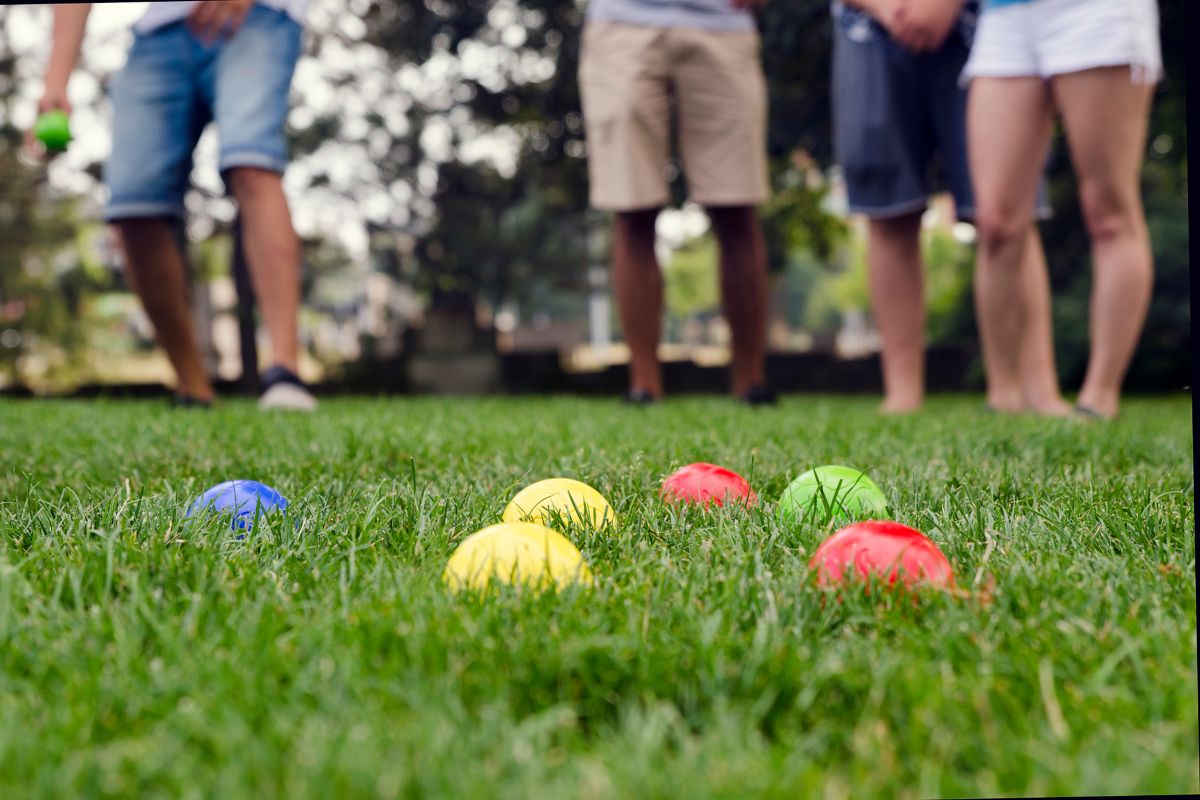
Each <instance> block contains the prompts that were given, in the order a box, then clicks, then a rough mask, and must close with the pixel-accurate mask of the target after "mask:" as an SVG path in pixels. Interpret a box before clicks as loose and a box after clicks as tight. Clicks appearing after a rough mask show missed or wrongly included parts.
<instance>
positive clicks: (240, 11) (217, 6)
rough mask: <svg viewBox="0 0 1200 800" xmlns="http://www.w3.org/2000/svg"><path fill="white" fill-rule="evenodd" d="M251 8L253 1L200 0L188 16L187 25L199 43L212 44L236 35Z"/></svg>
mask: <svg viewBox="0 0 1200 800" xmlns="http://www.w3.org/2000/svg"><path fill="white" fill-rule="evenodd" d="M253 6H254V0H200V2H199V3H197V4H196V7H195V8H193V9H192V13H190V14H188V18H187V25H188V28H189V29H190V30H191V31H192V33H194V34H196V36H198V37H199V38H200V40H201V41H203V42H205V43H207V44H212V43H213V42H215V41H216V40H217V39H218V38H220V37H222V36H224V37H229V36H233V35H234V34H235V33H237V31H238V28H240V27H242V23H243V22H244V21H245V19H246V15H247V14H249V13H250V9H251V8H252V7H253Z"/></svg>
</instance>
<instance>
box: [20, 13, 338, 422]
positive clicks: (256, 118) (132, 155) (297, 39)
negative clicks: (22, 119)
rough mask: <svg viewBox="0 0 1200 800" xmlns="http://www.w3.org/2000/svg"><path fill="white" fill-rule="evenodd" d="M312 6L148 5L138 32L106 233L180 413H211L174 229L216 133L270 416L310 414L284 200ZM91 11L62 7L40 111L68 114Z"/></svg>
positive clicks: (119, 83) (118, 119)
mask: <svg viewBox="0 0 1200 800" xmlns="http://www.w3.org/2000/svg"><path fill="white" fill-rule="evenodd" d="M307 4H308V0H259V1H258V2H254V0H187V1H185V2H162V3H153V4H151V5H150V7H149V9H148V10H147V11H146V13H145V15H144V16H142V17H141V19H140V20H139V21H138V22H137V23H136V24H135V26H134V33H135V38H134V43H133V47H132V49H131V50H130V52H129V57H128V60H127V62H126V64H125V66H124V68H123V69H122V70H121V72H120V73H119V74H118V75H117V76H116V78H115V80H114V81H113V85H112V90H111V100H112V106H113V136H112V139H113V149H112V154H111V156H110V157H109V160H108V162H107V164H106V165H105V168H104V182H105V184H106V186H107V188H108V191H109V200H108V204H107V206H106V208H105V211H104V217H105V220H106V221H108V222H110V223H112V224H113V225H114V226H115V227H116V229H117V231H118V234H119V237H120V240H121V244H122V249H123V250H124V253H125V262H126V265H127V270H128V273H127V274H128V277H129V281H130V283H131V284H132V285H133V288H134V290H135V291H136V292H137V293H138V295H139V297H140V298H141V301H142V304H143V306H144V308H145V310H146V314H147V316H149V318H150V321H151V323H152V324H153V325H154V330H155V334H156V336H157V339H158V342H159V344H160V345H161V346H162V348H163V349H164V350H165V351H166V354H167V358H168V359H169V360H170V362H171V366H172V368H173V369H174V372H175V376H176V380H177V387H176V403H177V404H180V405H184V406H187V405H201V406H206V405H208V404H209V403H210V402H211V401H212V399H213V387H212V383H211V381H210V380H209V377H208V375H207V374H206V372H205V369H204V365H203V360H202V357H201V353H200V350H199V347H198V346H197V344H196V340H195V337H194V334H193V329H192V324H191V318H190V313H189V310H188V305H187V299H186V293H185V280H184V277H185V276H184V265H183V262H182V259H181V254H180V253H179V250H178V246H177V243H176V241H175V239H174V237H173V234H172V230H171V222H172V220H173V219H176V218H179V217H182V216H183V215H184V202H183V200H184V194H185V193H186V191H187V188H188V183H189V177H190V173H191V168H192V151H193V150H194V149H195V146H196V143H197V142H198V140H199V138H200V134H201V133H202V132H203V130H204V129H205V128H206V127H207V125H208V123H209V122H215V123H216V126H217V134H218V138H219V140H220V151H221V152H220V170H221V175H222V178H223V179H224V181H225V184H226V186H227V187H228V189H229V191H230V192H231V193H232V195H233V196H234V198H235V199H236V201H237V203H238V208H239V211H240V213H241V216H242V220H243V222H244V223H245V224H244V230H245V238H244V246H245V249H246V258H247V261H248V263H249V267H250V275H251V281H252V283H253V286H254V293H255V296H256V299H257V301H258V305H259V308H260V310H261V313H262V318H263V322H264V324H265V326H266V328H267V332H268V334H269V336H270V341H271V355H272V357H273V364H272V366H271V367H270V368H269V369H268V370H267V371H266V372H265V373H264V375H263V380H262V383H263V393H262V396H261V398H260V401H259V403H260V406H261V407H263V408H287V409H298V410H311V409H312V408H314V407H315V405H316V401H315V400H314V398H313V396H312V394H311V392H309V390H308V387H306V386H305V385H304V383H303V382H302V381H301V380H300V378H299V377H298V376H297V372H298V362H299V355H300V345H299V334H298V317H299V309H300V242H299V239H298V237H297V236H296V232H295V230H294V228H293V227H292V220H291V213H290V211H289V209H288V204H287V198H286V197H285V196H284V192H283V181H282V175H283V171H284V169H285V167H286V166H287V149H286V142H285V138H284V123H285V120H286V118H287V112H288V90H289V87H290V85H291V81H292V73H293V71H294V69H295V66H296V62H297V60H298V58H299V56H300V52H301V46H302V35H303V28H302V21H303V16H304V12H305V10H306V7H307ZM90 11H91V4H86V3H85V4H78V5H57V6H55V7H54V34H53V43H52V46H51V52H50V61H49V64H48V66H47V69H46V74H45V80H44V84H45V88H44V93H43V95H42V98H41V100H40V102H39V103H38V111H39V113H40V112H45V111H48V110H51V109H61V110H64V111H67V110H69V107H70V104H69V102H68V99H67V83H68V80H69V79H70V77H71V73H72V72H73V71H74V69H75V65H76V62H77V61H78V59H79V51H80V47H81V45H82V42H83V37H84V30H85V28H86V25H87V19H88V15H89V14H90Z"/></svg>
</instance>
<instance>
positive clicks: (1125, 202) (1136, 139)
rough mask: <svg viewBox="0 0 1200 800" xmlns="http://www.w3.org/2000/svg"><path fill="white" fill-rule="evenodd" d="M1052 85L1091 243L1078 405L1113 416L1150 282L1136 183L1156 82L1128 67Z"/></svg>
mask: <svg viewBox="0 0 1200 800" xmlns="http://www.w3.org/2000/svg"><path fill="white" fill-rule="evenodd" d="M1051 86H1052V88H1053V91H1054V99H1055V102H1056V104H1057V105H1058V109H1059V112H1060V113H1061V114H1062V118H1063V127H1064V128H1065V130H1066V134H1067V143H1068V144H1069V146H1070V149H1071V161H1072V163H1073V164H1074V165H1075V174H1076V176H1077V177H1078V179H1079V200H1080V203H1081V205H1082V208H1083V218H1084V221H1085V223H1086V224H1087V229H1088V236H1089V238H1090V239H1091V243H1092V265H1093V267H1092V268H1093V270H1094V281H1093V288H1092V300H1091V322H1090V326H1089V327H1090V335H1091V344H1092V350H1091V355H1090V358H1089V359H1088V369H1087V376H1086V378H1085V379H1084V382H1083V388H1082V390H1081V391H1080V392H1079V404H1080V405H1081V406H1086V407H1087V408H1091V409H1093V410H1095V411H1097V412H1099V413H1100V414H1103V415H1105V416H1113V415H1115V414H1116V413H1117V409H1118V407H1119V405H1120V399H1121V383H1122V382H1123V381H1124V380H1125V373H1126V372H1127V371H1128V369H1129V361H1130V359H1131V358H1132V357H1133V352H1134V349H1135V348H1136V347H1137V342H1138V338H1139V337H1140V336H1141V333H1142V326H1143V324H1144V323H1145V321H1146V311H1147V309H1148V308H1149V306H1150V293H1151V289H1152V286H1153V282H1154V264H1153V257H1152V255H1151V251H1150V237H1149V234H1148V232H1147V230H1146V217H1145V212H1144V211H1143V210H1142V193H1141V186H1140V177H1141V167H1142V153H1143V150H1144V149H1145V142H1146V125H1147V117H1148V114H1149V110H1150V100H1151V97H1152V95H1153V91H1154V89H1153V87H1152V86H1147V85H1144V84H1135V83H1133V82H1132V80H1131V79H1130V70H1129V67H1106V68H1102V69H1092V70H1086V71H1084V72H1075V73H1071V74H1068V75H1060V76H1057V77H1055V78H1054V79H1053V80H1052V82H1051Z"/></svg>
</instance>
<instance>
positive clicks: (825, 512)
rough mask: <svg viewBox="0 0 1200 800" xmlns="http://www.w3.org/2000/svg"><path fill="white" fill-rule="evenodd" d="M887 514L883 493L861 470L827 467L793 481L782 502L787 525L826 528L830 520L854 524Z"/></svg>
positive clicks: (785, 490)
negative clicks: (799, 524) (803, 524)
mask: <svg viewBox="0 0 1200 800" xmlns="http://www.w3.org/2000/svg"><path fill="white" fill-rule="evenodd" d="M886 511H887V497H886V496H884V494H883V490H882V489H880V488H879V486H878V485H877V484H876V483H875V481H873V480H871V479H870V478H868V477H867V476H866V474H865V473H864V472H862V471H861V470H857V469H854V468H853V467H844V466H841V465H839V464H827V465H825V466H822V467H816V468H814V469H810V470H809V471H808V472H805V473H804V474H803V475H801V476H800V477H798V478H796V480H794V481H792V482H791V484H789V485H788V487H787V488H786V489H784V490H783V495H782V496H781V497H780V498H779V518H780V520H782V521H783V522H784V523H795V522H807V523H811V524H813V525H816V526H818V527H824V526H825V525H827V524H829V522H830V520H839V521H843V522H854V521H857V520H863V519H870V518H872V517H878V516H880V515H882V514H884V513H885V512H886Z"/></svg>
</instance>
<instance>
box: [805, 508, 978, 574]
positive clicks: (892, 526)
mask: <svg viewBox="0 0 1200 800" xmlns="http://www.w3.org/2000/svg"><path fill="white" fill-rule="evenodd" d="M809 568H810V569H814V570H816V572H817V585H818V586H820V587H830V586H835V585H838V584H843V583H846V582H849V581H851V580H856V579H861V580H865V579H866V578H867V577H868V576H869V575H874V576H875V577H876V578H877V579H879V580H883V581H886V582H887V584H888V585H889V586H893V585H895V583H896V581H897V580H900V581H901V582H902V583H903V584H904V586H905V587H907V588H912V587H914V586H916V585H918V584H920V585H924V586H932V587H936V588H939V589H948V588H951V587H953V586H954V570H953V568H952V567H951V566H950V562H949V561H947V560H946V556H944V555H943V554H942V551H941V550H939V549H938V546H937V545H936V544H934V543H933V542H932V541H930V540H929V538H928V537H927V536H926V535H925V534H923V533H921V532H920V531H918V530H914V529H913V528H910V527H908V526H907V525H901V524H900V523H898V522H886V521H880V520H872V521H869V522H859V523H856V524H854V525H849V526H847V527H845V528H842V529H841V530H840V531H838V532H837V533H835V534H834V535H833V536H830V537H829V538H828V539H826V540H825V541H824V542H822V543H821V546H820V547H818V548H817V552H816V553H815V554H814V555H813V558H812V561H811V562H809Z"/></svg>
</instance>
